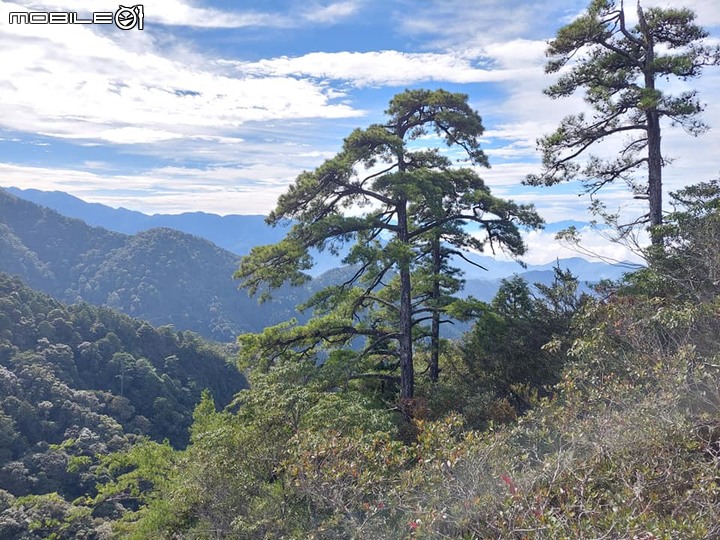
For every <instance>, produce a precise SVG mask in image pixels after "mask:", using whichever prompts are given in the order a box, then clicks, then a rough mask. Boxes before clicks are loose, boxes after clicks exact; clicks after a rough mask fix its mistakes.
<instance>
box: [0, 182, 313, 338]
mask: <svg viewBox="0 0 720 540" xmlns="http://www.w3.org/2000/svg"><path fill="white" fill-rule="evenodd" d="M237 264H238V257H237V256H236V255H233V254H232V253H230V252H228V251H225V250H223V249H220V248H218V247H217V246H215V245H214V244H212V243H211V242H209V241H207V240H204V239H202V238H199V237H195V236H191V235H188V234H185V233H182V232H179V231H175V230H172V229H151V230H148V231H144V232H141V233H139V234H137V235H135V236H127V235H124V234H119V233H115V232H111V231H108V230H105V229H102V228H99V227H90V226H88V225H87V224H85V223H84V222H82V221H80V220H77V219H71V218H66V217H64V216H61V215H60V214H58V213H57V212H55V211H53V210H50V209H48V208H44V207H41V206H38V205H35V204H33V203H30V202H27V201H24V200H22V199H19V198H17V197H14V196H12V195H10V194H8V193H7V192H4V191H2V190H0V271H3V272H8V273H10V274H17V275H19V276H20V277H21V278H22V279H23V280H25V281H26V282H27V283H28V284H29V285H30V286H31V287H34V288H37V289H40V290H42V291H44V292H47V293H48V294H51V295H53V296H55V297H56V298H58V299H60V300H62V301H65V302H76V301H86V302H89V303H92V304H96V305H108V306H110V307H113V308H116V309H119V310H121V311H123V312H125V313H127V314H129V315H132V316H133V317H138V318H142V319H145V320H148V321H150V322H151V323H152V324H173V325H175V326H176V327H177V328H178V329H182V330H192V331H195V332H198V333H200V334H202V335H203V336H205V337H208V338H212V339H215V340H219V341H232V340H234V338H235V337H236V336H237V335H238V334H240V333H243V332H248V331H258V330H261V329H262V328H264V327H265V326H268V325H272V324H277V323H278V322H280V321H283V320H286V319H287V318H289V317H291V316H292V314H293V313H294V306H295V305H296V304H297V303H299V302H300V301H301V300H299V297H302V295H303V291H302V290H296V291H293V290H289V289H288V290H284V291H281V292H280V293H279V294H278V295H276V299H275V301H273V302H270V303H268V304H265V305H261V306H258V304H257V301H256V300H255V299H253V298H249V297H248V296H247V294H246V293H245V292H243V291H238V290H237V287H236V284H235V282H234V281H233V279H232V274H233V272H234V271H235V269H236V268H237ZM298 295H300V296H298ZM305 296H306V295H305Z"/></svg>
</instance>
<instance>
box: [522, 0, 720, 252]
mask: <svg viewBox="0 0 720 540" xmlns="http://www.w3.org/2000/svg"><path fill="white" fill-rule="evenodd" d="M637 11H638V19H639V22H638V24H637V25H636V26H634V27H630V26H627V25H626V21H625V11H624V5H623V3H622V2H620V3H619V5H618V2H616V1H615V0H596V1H593V2H592V3H591V4H590V6H589V7H588V9H587V11H586V12H585V13H583V14H582V15H581V16H580V17H577V18H576V19H574V20H573V22H571V23H570V24H568V25H566V26H564V27H562V28H561V29H560V30H558V32H557V35H556V37H555V39H554V40H552V41H551V42H550V43H549V46H548V50H547V54H548V56H549V57H550V60H549V62H548V64H547V66H546V72H548V73H558V72H560V73H561V75H560V77H559V78H558V80H557V81H556V83H555V84H553V85H552V86H550V87H549V88H547V89H546V90H545V93H546V94H547V95H549V96H551V97H553V98H560V97H568V96H570V95H572V94H574V93H575V92H577V91H579V90H582V91H584V94H585V95H584V99H585V102H586V103H588V104H589V105H590V106H591V107H592V109H593V114H592V115H587V116H586V115H585V114H583V113H580V114H577V115H570V116H567V117H565V118H564V119H563V120H562V122H561V123H560V126H559V127H558V129H557V130H556V131H555V132H554V133H552V134H550V135H547V136H545V137H543V138H542V139H540V140H539V141H538V144H539V147H540V148H541V150H542V153H543V171H542V172H541V173H540V174H538V175H529V176H528V177H527V179H526V182H527V183H528V184H530V185H553V184H557V183H559V182H563V181H567V180H575V179H578V180H581V181H582V182H583V184H584V185H585V189H586V191H587V192H588V193H591V194H595V193H596V192H597V191H598V190H600V189H601V188H603V187H604V186H606V185H609V184H611V183H614V182H617V181H621V182H624V183H625V184H627V186H628V188H629V189H630V191H631V192H632V194H633V196H635V198H645V199H648V200H649V207H650V208H649V209H650V212H649V214H648V215H647V216H646V217H643V218H639V219H638V221H637V222H649V223H650V224H651V225H654V226H656V225H659V224H660V223H662V166H663V165H664V160H663V156H662V153H661V147H660V139H661V126H660V119H661V118H668V119H669V120H670V121H671V122H672V124H673V125H680V126H682V127H683V128H684V129H685V131H686V132H688V133H689V134H691V135H698V134H700V133H702V132H703V131H705V130H706V129H707V126H706V125H705V124H704V123H703V122H702V121H700V120H699V118H698V117H699V114H700V113H701V112H702V110H703V108H704V106H703V105H702V104H701V103H700V102H699V100H698V97H697V92H696V91H694V90H691V91H686V92H683V93H681V94H680V95H676V96H673V95H670V94H668V93H667V92H665V91H664V90H661V89H660V88H659V87H658V85H659V81H661V80H662V79H668V80H670V78H678V79H680V80H682V81H686V80H689V79H693V78H696V77H698V76H700V74H701V73H702V70H703V68H704V67H705V66H707V65H716V64H718V62H720V47H717V46H710V45H708V44H706V43H705V42H704V40H705V38H706V37H707V36H708V34H707V32H705V31H704V30H703V29H702V28H701V27H699V26H698V25H697V24H695V14H694V13H693V12H692V11H690V10H688V9H684V8H683V9H677V8H655V7H653V8H649V9H643V8H642V7H641V6H640V4H638V6H637ZM620 135H623V136H626V137H629V138H627V139H626V140H625V141H624V142H623V147H622V149H621V151H620V152H616V157H613V158H609V159H601V158H599V157H597V156H593V155H588V156H587V159H586V160H585V161H584V162H582V161H580V159H581V158H582V156H583V155H586V154H587V151H589V148H590V147H592V146H593V145H595V144H596V143H599V142H601V141H603V140H605V139H606V138H608V137H612V136H620ZM638 170H646V171H647V175H646V176H645V178H637V177H636V175H635V173H636V172H637V171H638ZM591 208H592V207H591ZM595 208H596V209H597V207H595ZM601 215H602V212H601ZM637 222H636V223H637ZM636 223H633V224H636ZM633 224H630V225H633ZM621 232H623V231H621ZM656 241H657V240H656Z"/></svg>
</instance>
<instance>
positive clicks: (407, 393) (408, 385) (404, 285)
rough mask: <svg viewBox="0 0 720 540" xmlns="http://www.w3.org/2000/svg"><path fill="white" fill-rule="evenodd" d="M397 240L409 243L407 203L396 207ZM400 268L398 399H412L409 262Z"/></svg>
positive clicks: (413, 377) (402, 262)
mask: <svg viewBox="0 0 720 540" xmlns="http://www.w3.org/2000/svg"><path fill="white" fill-rule="evenodd" d="M397 220H398V239H399V240H400V241H401V242H403V243H404V244H407V243H409V238H408V223H407V201H401V202H400V203H399V204H398V206H397ZM399 266H400V268H399V271H400V340H399V353H400V399H401V400H409V399H412V397H413V395H414V393H415V368H414V366H413V354H412V291H411V283H410V261H408V260H406V259H404V258H403V259H402V260H401V261H400V264H399Z"/></svg>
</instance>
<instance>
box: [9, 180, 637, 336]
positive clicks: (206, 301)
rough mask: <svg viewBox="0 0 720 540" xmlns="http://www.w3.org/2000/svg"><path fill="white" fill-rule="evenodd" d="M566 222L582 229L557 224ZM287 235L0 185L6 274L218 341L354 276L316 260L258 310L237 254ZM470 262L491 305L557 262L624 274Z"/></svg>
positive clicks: (470, 285) (219, 219)
mask: <svg viewBox="0 0 720 540" xmlns="http://www.w3.org/2000/svg"><path fill="white" fill-rule="evenodd" d="M31 201H32V202H31ZM41 205H42V206H41ZM569 225H576V226H579V225H582V224H576V223H574V222H564V223H562V224H551V225H550V226H551V227H555V228H564V227H567V226H569ZM285 232H286V230H285V229H283V228H272V227H269V226H268V225H266V224H265V222H264V218H263V216H257V215H252V216H247V215H229V216H218V215H214V214H207V213H202V212H195V213H186V214H178V215H168V214H155V215H152V216H148V215H146V214H143V213H140V212H135V211H131V210H126V209H123V208H120V209H115V208H111V207H108V206H104V205H101V204H96V203H87V202H85V201H82V200H81V199H78V198H76V197H73V196H71V195H69V194H67V193H62V192H46V191H39V190H19V189H17V188H9V189H7V190H6V191H3V190H2V189H0V271H3V272H7V273H9V274H15V275H18V276H20V277H21V278H22V279H23V280H24V281H25V282H26V283H27V284H28V285H30V286H31V287H33V288H36V289H38V290H41V291H43V292H46V293H48V294H51V295H52V296H54V297H55V298H57V299H59V300H61V301H64V302H79V301H84V302H88V303H91V304H96V305H107V306H110V307H113V308H116V309H119V310H120V311H122V312H124V313H127V314H129V315H131V316H133V317H137V318H141V319H144V320H147V321H149V322H150V323H151V324H155V325H161V324H172V325H174V326H175V327H176V328H178V329H180V330H192V331H195V332H198V333H199V334H201V335H203V336H205V337H208V338H211V339H214V340H218V341H232V340H234V338H235V337H236V336H237V335H239V334H240V333H244V332H257V331H260V330H262V329H263V328H264V327H266V326H270V325H274V324H278V323H279V322H282V321H285V320H287V319H290V318H292V317H297V316H298V313H297V312H296V310H295V306H296V305H297V304H299V303H302V302H303V301H304V300H305V299H307V298H308V297H309V295H310V294H312V292H314V291H316V290H317V289H318V288H319V287H322V286H324V285H323V284H325V285H326V284H327V283H328V281H329V280H330V281H332V280H337V279H341V277H342V276H343V275H344V274H345V273H347V271H343V270H342V269H341V270H340V271H338V268H339V267H342V262H341V260H340V258H338V257H334V256H332V255H329V254H326V253H320V254H316V256H315V259H316V262H317V264H316V267H315V269H314V273H313V275H314V276H315V279H314V280H313V281H312V282H310V284H308V285H306V286H303V287H299V288H292V287H289V286H288V287H284V288H282V289H280V290H279V291H277V292H275V293H274V294H273V300H272V301H271V302H269V303H266V304H261V305H258V303H257V301H256V300H255V299H254V298H249V297H248V296H247V294H246V293H245V292H243V291H238V290H237V287H236V284H235V282H234V281H233V279H232V274H233V272H234V271H235V270H236V269H237V266H238V262H239V259H240V256H242V255H244V254H246V253H248V252H249V250H250V249H251V248H252V247H254V246H256V245H263V244H267V243H274V242H276V241H278V240H279V239H280V238H282V237H283V236H284V234H285ZM465 256H466V258H468V259H470V260H471V261H473V262H474V263H476V264H478V265H480V266H483V267H484V268H486V269H487V270H482V269H480V268H477V267H476V266H475V265H473V264H469V263H467V262H466V261H464V260H463V259H461V258H457V259H456V260H455V261H454V264H455V265H456V266H457V267H459V268H461V269H462V270H463V271H464V272H465V278H466V280H467V283H466V287H465V294H466V295H472V296H475V297H476V298H478V299H481V300H489V299H491V298H492V297H493V295H494V294H495V292H496V291H497V289H498V287H499V286H500V282H501V280H502V279H503V278H505V277H508V276H510V275H512V274H520V275H523V276H524V277H526V279H527V280H528V281H529V282H530V283H535V282H542V283H549V282H550V281H551V280H552V277H553V270H552V269H553V267H554V266H556V265H557V264H559V265H560V266H561V267H562V268H563V269H565V268H568V269H570V270H571V271H572V272H573V274H574V275H576V276H577V277H578V278H579V279H580V280H581V281H584V282H596V281H598V280H600V279H605V278H608V279H613V278H617V277H619V276H620V275H621V274H622V273H623V272H624V271H625V270H624V269H623V268H619V267H614V266H611V265H608V264H604V263H598V262H590V261H587V260H585V259H582V258H579V257H576V258H570V259H564V260H560V261H558V262H556V263H549V264H545V265H528V266H527V267H526V268H523V267H522V266H521V265H520V264H519V263H516V262H512V261H501V260H496V259H494V258H492V257H489V256H486V255H481V254H476V253H466V254H465ZM322 274H325V275H322ZM306 316H307V315H304V316H303V315H300V318H304V317H306Z"/></svg>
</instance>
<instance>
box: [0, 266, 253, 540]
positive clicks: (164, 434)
mask: <svg viewBox="0 0 720 540" xmlns="http://www.w3.org/2000/svg"><path fill="white" fill-rule="evenodd" d="M246 386H247V383H246V380H245V378H244V377H243V376H242V375H241V374H240V372H239V371H238V370H237V369H236V368H235V367H234V366H233V365H232V364H231V363H229V361H228V357H227V352H226V351H223V350H221V349H219V348H218V347H217V346H214V345H210V344H209V343H207V342H205V341H203V340H202V339H200V338H199V337H198V336H197V335H195V334H192V333H190V332H175V331H174V330H173V329H172V328H170V327H167V326H166V327H160V328H154V327H152V326H150V325H148V324H147V323H145V322H142V321H138V320H135V319H131V318H130V317H128V316H126V315H123V314H120V313H118V312H116V311H113V310H111V309H108V308H97V307H93V306H89V305H87V304H79V305H73V306H65V305H63V304H61V303H59V302H57V301H55V300H53V299H51V298H50V297H48V296H47V295H44V294H41V293H38V292H35V291H33V290H31V289H29V288H27V287H26V286H24V285H23V284H22V283H21V282H20V281H19V280H18V279H16V278H10V277H8V276H7V275H6V274H0V509H1V510H4V509H5V508H6V505H7V501H8V500H12V499H13V498H14V497H25V499H24V500H28V501H33V500H35V499H33V497H34V496H37V495H42V494H47V493H54V494H55V495H53V497H55V499H54V500H55V501H56V503H57V505H59V507H66V506H69V503H68V502H66V501H72V500H74V499H76V498H77V497H82V496H87V495H89V494H93V493H94V492H95V489H96V488H95V485H96V483H97V482H98V480H99V477H98V476H97V474H96V470H97V465H98V460H99V458H100V457H101V456H103V455H107V454H109V453H111V452H116V451H119V450H124V449H128V448H131V447H132V445H133V444H135V443H136V442H137V441H138V440H139V439H140V438H143V437H148V438H150V439H152V440H155V441H163V440H166V441H169V443H170V444H172V445H174V446H176V447H182V446H184V445H185V444H187V442H188V427H189V426H190V424H191V422H192V413H193V409H194V408H195V405H196V404H197V403H198V402H199V400H200V394H201V392H202V391H203V390H204V389H208V390H209V392H211V393H212V395H213V396H214V397H215V399H217V400H218V403H222V404H227V403H229V402H230V401H231V400H232V398H233V396H234V395H235V393H236V392H238V391H239V390H240V389H242V388H244V387H246ZM28 497H29V498H28ZM20 500H23V499H20ZM110 508H112V505H110ZM105 510H107V508H106V509H105ZM16 518H17V515H16V517H15V518H13V517H7V516H5V517H0V538H20V537H22V536H21V535H20V531H21V530H22V529H23V528H25V527H27V524H23V523H22V518H17V519H20V521H19V522H18V521H17V519H16ZM84 526H85V527H86V526H87V524H85V525H84ZM41 529H42V527H41ZM73 530H75V529H73ZM15 534H17V535H18V536H15ZM37 534H39V535H40V536H39V537H44V533H42V532H38V533H37ZM48 534H49V533H48ZM31 537H34V536H31ZM66 537H73V536H71V535H69V534H68V536H66Z"/></svg>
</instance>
